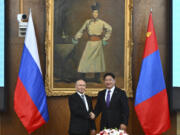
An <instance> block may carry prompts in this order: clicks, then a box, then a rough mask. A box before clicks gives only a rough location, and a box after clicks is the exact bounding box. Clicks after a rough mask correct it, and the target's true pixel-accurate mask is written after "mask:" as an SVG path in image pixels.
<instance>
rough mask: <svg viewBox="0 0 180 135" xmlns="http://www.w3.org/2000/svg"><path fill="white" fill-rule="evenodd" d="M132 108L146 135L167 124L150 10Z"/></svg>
mask: <svg viewBox="0 0 180 135" xmlns="http://www.w3.org/2000/svg"><path fill="white" fill-rule="evenodd" d="M135 111H136V114H137V116H138V119H139V121H140V124H141V126H142V128H143V130H144V132H145V134H146V135H160V134H161V133H163V132H165V131H166V130H167V129H169V128H170V116H169V105H168V97H167V92H166V85H165V81H164V76H163V70H162V66H161V59H160V54H159V49H158V44H157V39H156V34H155V30H154V26H153V21H152V13H150V16H149V23H148V31H147V34H146V43H145V49H144V56H143V61H142V66H141V72H140V77H139V82H138V86H137V89H136V98H135Z"/></svg>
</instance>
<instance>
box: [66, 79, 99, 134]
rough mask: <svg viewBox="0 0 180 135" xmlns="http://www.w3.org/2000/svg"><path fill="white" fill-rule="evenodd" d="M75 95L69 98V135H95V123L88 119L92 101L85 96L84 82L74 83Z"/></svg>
mask: <svg viewBox="0 0 180 135" xmlns="http://www.w3.org/2000/svg"><path fill="white" fill-rule="evenodd" d="M75 87H76V91H77V92H76V93H74V94H72V95H71V96H70V97H69V108H70V112H71V118H70V127H69V134H70V135H90V134H91V135H95V133H96V132H95V128H96V127H95V122H94V120H91V119H90V112H92V111H93V109H92V100H91V98H90V97H89V96H87V95H85V94H84V93H85V89H86V82H85V81H84V80H78V81H77V82H76V86H75Z"/></svg>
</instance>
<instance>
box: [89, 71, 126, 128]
mask: <svg viewBox="0 0 180 135" xmlns="http://www.w3.org/2000/svg"><path fill="white" fill-rule="evenodd" d="M115 83H116V81H115V75H114V74H113V73H106V74H105V75H104V84H105V86H106V89H105V90H102V91H100V92H99V93H98V97H97V103H96V106H95V110H94V113H91V114H90V116H91V119H94V118H95V117H97V116H98V115H99V114H100V113H102V116H101V126H100V128H101V130H102V129H104V128H119V129H122V130H126V129H127V124H128V117H129V107H128V99H127V97H126V93H125V91H123V90H121V89H119V88H117V87H116V86H115Z"/></svg>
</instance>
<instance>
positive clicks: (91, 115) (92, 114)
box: [89, 112, 96, 120]
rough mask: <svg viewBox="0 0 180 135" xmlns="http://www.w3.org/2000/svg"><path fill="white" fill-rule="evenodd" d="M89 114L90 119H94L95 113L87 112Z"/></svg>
mask: <svg viewBox="0 0 180 135" xmlns="http://www.w3.org/2000/svg"><path fill="white" fill-rule="evenodd" d="M89 116H90V118H91V119H92V120H94V119H95V117H96V115H95V114H94V113H93V112H90V113H89Z"/></svg>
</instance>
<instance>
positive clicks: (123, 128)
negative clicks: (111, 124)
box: [119, 124, 127, 131]
mask: <svg viewBox="0 0 180 135" xmlns="http://www.w3.org/2000/svg"><path fill="white" fill-rule="evenodd" d="M119 128H120V129H121V130H124V131H126V129H127V126H126V125H125V124H121V125H120V127H119Z"/></svg>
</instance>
